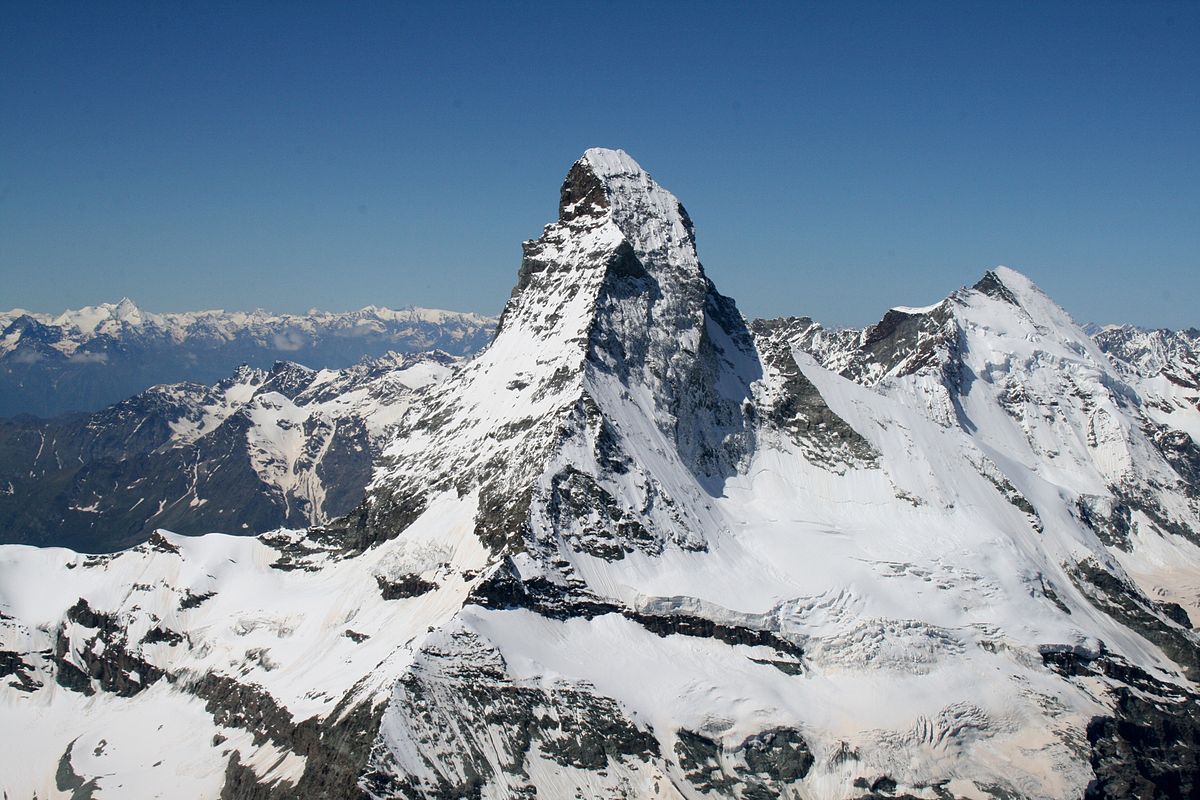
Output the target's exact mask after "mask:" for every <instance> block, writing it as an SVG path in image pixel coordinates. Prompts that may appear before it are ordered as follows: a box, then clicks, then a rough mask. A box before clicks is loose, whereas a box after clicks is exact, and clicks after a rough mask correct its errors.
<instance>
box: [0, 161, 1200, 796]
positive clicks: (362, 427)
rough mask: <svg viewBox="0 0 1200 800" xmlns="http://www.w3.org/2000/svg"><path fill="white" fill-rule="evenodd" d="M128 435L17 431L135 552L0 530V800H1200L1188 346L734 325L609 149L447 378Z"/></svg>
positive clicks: (1031, 314) (528, 249) (219, 392)
mask: <svg viewBox="0 0 1200 800" xmlns="http://www.w3.org/2000/svg"><path fill="white" fill-rule="evenodd" d="M803 300H804V299H803V298H802V297H800V298H796V305H797V306H801V305H803ZM10 327H11V325H10ZM459 352H461V351H459ZM456 354H457V353H456ZM356 370H357V371H356ZM121 414H126V415H127V417H126V418H124V419H123V420H116V421H111V425H110V427H107V428H106V427H105V425H99V426H93V427H91V428H90V429H89V430H90V431H91V433H90V434H89V433H84V432H81V431H80V430H75V429H72V430H70V431H65V432H61V433H60V435H59V436H58V438H57V439H54V438H53V437H49V436H47V431H46V430H44V429H39V428H36V426H35V427H33V428H25V429H21V431H17V433H14V434H12V436H9V434H8V433H6V434H5V436H9V438H8V439H7V440H5V441H6V444H5V447H13V448H15V447H18V445H19V446H20V447H23V448H25V449H24V450H19V452H18V451H15V450H14V451H11V452H18V455H15V456H13V463H16V462H17V461H20V459H26V462H22V463H26V466H25V467H24V468H23V469H24V471H25V472H26V473H28V472H29V470H30V467H29V466H28V463H36V464H40V465H41V466H40V467H37V468H34V471H35V472H37V475H35V476H34V477H32V478H23V477H22V476H21V475H20V474H18V472H17V471H13V472H12V475H11V477H5V478H4V480H5V481H10V480H11V481H13V483H12V484H11V485H12V489H11V490H10V499H11V497H15V496H17V495H18V493H19V495H20V497H33V496H36V493H37V492H42V491H44V492H46V493H47V496H49V495H50V494H52V493H54V492H66V493H68V494H69V496H70V497H71V498H72V499H71V501H70V505H71V506H72V507H73V509H74V510H73V511H72V515H71V516H64V517H63V518H62V520H61V521H60V522H56V523H55V524H56V525H59V527H58V528H57V529H56V530H57V533H56V534H55V535H62V536H65V535H67V534H68V533H69V531H70V530H72V529H78V530H80V531H82V530H83V528H84V526H86V525H87V524H88V523H87V522H86V520H89V519H91V518H92V517H96V518H97V519H99V518H101V517H104V518H106V519H118V518H119V519H121V520H122V523H121V524H122V525H125V526H126V527H125V531H126V533H127V535H128V536H129V537H130V538H129V539H128V541H129V542H132V541H140V542H141V543H139V544H136V545H135V546H133V547H131V548H129V549H125V550H121V551H119V552H113V553H108V554H84V553H79V552H75V551H72V550H68V549H63V548H38V547H33V546H28V545H6V546H3V547H0V676H3V677H0V681H2V683H0V715H2V719H3V723H4V724H3V729H4V735H3V744H4V746H3V747H0V786H2V788H3V796H4V797H5V798H12V799H13V800H15V799H16V798H29V797H38V798H50V797H71V798H80V799H82V798H143V797H146V798H148V797H170V798H264V799H265V798H410V799H415V798H442V799H444V800H449V799H450V798H480V799H481V800H482V799H483V798H488V799H489V800H492V799H495V800H499V799H500V798H533V797H541V798H555V799H557V798H660V799H663V800H665V799H666V798H672V799H673V800H679V799H680V798H687V799H688V800H699V799H700V798H739V799H740V800H762V799H763V798H813V799H814V800H815V799H817V798H821V799H824V798H830V799H832V798H887V797H908V798H927V799H928V800H934V798H1006V799H1007V798H1130V797H1136V798H1182V797H1195V796H1197V795H1200V705H1198V703H1200V687H1198V682H1200V639H1198V637H1197V635H1196V633H1195V632H1194V631H1193V625H1194V624H1196V623H1200V445H1198V441H1200V334H1197V332H1195V331H1190V332H1181V333H1172V332H1165V331H1153V332H1151V331H1143V330H1139V329H1134V328H1122V327H1110V328H1101V329H1095V330H1090V331H1088V330H1084V329H1082V328H1081V327H1079V326H1078V325H1076V324H1075V322H1073V321H1072V320H1071V318H1070V317H1069V316H1068V315H1067V314H1066V313H1065V312H1064V311H1063V310H1062V309H1061V308H1060V307H1058V306H1057V305H1056V304H1055V303H1054V302H1053V301H1052V300H1051V299H1050V298H1048V297H1047V296H1046V295H1045V294H1044V293H1042V292H1041V291H1040V290H1039V289H1038V288H1037V287H1036V286H1034V285H1033V284H1032V283H1031V282H1030V281H1029V280H1028V279H1027V278H1025V277H1024V276H1022V275H1021V274H1019V273H1017V272H1014V271H1012V270H1009V269H1005V268H997V269H994V270H992V271H990V272H987V273H986V274H985V275H984V276H983V277H982V279H980V280H979V281H978V282H977V283H975V284H974V285H973V286H971V287H970V288H964V289H960V290H958V291H955V292H954V293H953V294H951V295H950V296H949V297H947V298H946V299H944V300H942V301H941V302H939V303H936V304H934V305H931V306H927V307H924V308H907V307H903V308H895V309H892V310H890V311H888V312H887V313H886V314H885V315H884V316H883V318H882V319H881V320H880V321H879V322H878V323H877V324H875V325H873V326H870V327H868V328H867V329H865V330H862V331H853V330H831V329H826V328H823V327H821V326H820V325H818V324H816V323H814V322H813V321H812V320H810V319H808V318H788V319H779V320H769V321H757V322H754V323H747V322H746V321H744V320H743V318H742V316H741V314H740V313H739V312H738V310H737V308H736V306H735V305H734V303H733V301H732V300H730V299H728V298H726V297H724V296H722V295H721V294H719V293H718V292H717V290H716V289H715V288H714V286H713V284H712V283H711V282H710V281H709V280H708V279H707V278H706V277H705V275H704V272H703V270H702V269H701V265H700V262H699V260H698V258H697V254H696V248H695V234H694V230H693V226H692V223H691V221H690V219H689V218H688V216H687V214H686V212H685V211H684V209H683V207H682V206H681V205H680V204H679V202H678V201H677V200H676V199H675V198H674V197H673V196H672V195H671V194H669V193H668V192H667V191H665V190H664V189H662V188H661V187H660V186H658V184H656V183H655V182H654V181H653V180H652V179H651V178H650V177H649V175H648V174H647V173H646V172H645V171H644V170H643V169H642V168H641V167H639V166H638V165H637V164H636V163H635V162H634V161H633V160H632V159H631V158H630V157H629V156H628V155H626V154H625V153H623V152H621V151H618V150H602V149H594V150H589V151H587V152H586V153H585V154H584V155H583V157H582V158H581V159H580V160H579V161H578V162H576V163H575V164H574V165H573V166H572V167H571V169H570V171H569V172H568V174H567V177H566V181H565V182H564V183H563V186H562V189H561V201H560V211H559V218H558V220H557V221H555V222H554V223H552V224H550V225H548V226H546V228H545V230H544V231H543V233H542V235H541V237H540V238H538V239H537V240H536V241H531V242H527V243H526V244H525V245H524V258H523V260H522V263H521V267H520V270H519V273H518V276H517V284H516V288H515V289H514V290H513V293H512V296H511V298H510V299H509V300H508V303H507V305H506V306H505V309H504V312H503V314H502V315H501V317H500V320H499V322H498V325H497V327H496V333H495V335H494V337H493V338H492V339H491V341H490V344H488V345H487V346H486V347H485V348H484V349H483V350H482V351H480V352H479V353H478V354H476V355H474V356H473V357H470V358H467V359H465V360H456V359H454V358H451V357H449V356H444V355H437V354H431V355H424V356H407V357H389V360H385V361H384V362H372V361H368V362H364V363H363V364H361V365H359V366H358V367H354V368H350V369H349V370H340V371H339V370H324V371H319V372H313V371H310V370H307V369H304V368H300V367H297V366H295V365H288V364H283V365H280V366H279V367H277V368H275V369H274V370H272V371H270V372H266V371H256V370H250V369H246V370H239V371H238V372H236V373H235V374H234V375H233V376H232V377H229V378H227V379H226V380H225V381H223V382H221V383H218V384H216V385H215V386H208V387H205V386H200V385H191V386H186V385H185V386H183V387H180V386H174V387H159V388H156V389H154V390H151V391H150V392H148V393H145V394H143V395H139V396H138V398H135V399H134V400H132V401H129V402H128V403H127V404H119V405H117V406H113V407H112V408H110V409H107V410H105V411H103V412H99V415H98V416H96V417H92V418H91V419H93V420H95V419H101V418H103V419H108V418H109V417H112V416H113V415H116V416H117V417H119V416H120V415H121ZM105 415H108V416H107V417H106V416H105ZM143 421H145V422H144V424H142V425H141V428H139V424H140V423H142V422H143ZM64 424H65V423H64ZM89 424H90V423H89ZM343 426H344V427H343ZM84 427H87V426H86V425H85V426H84ZM223 428H225V429H227V430H226V432H225V433H220V434H219V435H217V432H218V431H220V430H221V429H223ZM143 429H145V430H143ZM104 430H109V431H116V432H117V433H115V434H113V435H112V436H105V435H103V431H104ZM18 434H19V435H18ZM39 435H41V436H42V439H41V440H38V438H37V437H38V436H39ZM89 436H90V437H91V438H90V439H89V438H88V437H89ZM22 437H24V438H22ZM30 437H32V440H33V441H47V440H53V441H57V442H59V448H58V449H57V450H55V449H54V448H52V449H51V450H50V451H46V452H49V453H57V455H56V456H54V457H55V458H57V459H59V460H61V461H63V463H66V462H67V461H70V460H71V459H72V458H75V460H76V462H77V463H80V464H82V463H83V462H88V463H91V464H97V463H100V462H101V461H102V462H103V464H104V465H105V466H104V469H103V470H98V469H91V470H90V471H89V468H88V467H87V466H86V465H84V466H83V467H81V468H80V469H76V468H75V467H74V466H72V467H70V468H64V467H63V466H62V464H58V463H57V462H56V463H55V464H54V465H50V464H49V462H48V461H47V459H48V458H50V456H48V455H44V454H38V451H37V448H36V447H34V451H33V454H32V455H29V454H28V452H27V451H28V450H29V447H30V444H29V443H28V442H27V441H26V439H30ZM139 437H142V438H140V439H139ZM289 437H290V438H289ZM339 437H341V438H340V439H339ZM18 440H20V441H18ZM85 440H86V443H85V444H83V445H81V444H80V442H85ZM139 441H140V442H141V443H137V444H135V443H136V442H139ZM338 441H341V442H342V444H340V445H338V444H335V443H336V442H338ZM314 442H316V443H317V444H312V443H314ZM351 443H353V444H351ZM106 447H107V448H113V451H112V452H114V453H119V452H125V453H126V455H125V456H123V457H122V456H119V455H117V456H115V457H111V458H107V459H105V458H100V457H99V456H97V455H96V454H97V453H100V452H101V451H102V450H103V449H104V448H106ZM71 448H76V449H75V450H72V449H71ZM84 450H86V451H87V452H86V453H85V452H84ZM327 452H337V453H340V454H341V455H339V456H336V457H333V459H332V460H331V461H330V462H328V463H329V471H327V472H326V473H325V475H326V476H334V472H336V471H337V470H344V472H338V473H337V475H338V476H341V477H337V476H335V477H322V476H321V474H320V473H321V470H320V469H319V468H318V467H317V466H315V465H318V464H320V463H322V462H323V460H324V458H326V456H325V455H324V454H325V453H327ZM222 453H223V454H226V455H220V454H222ZM21 454H25V455H21ZM29 459H32V461H29ZM223 459H224V460H223ZM334 462H336V467H335V466H334ZM368 463H370V464H372V467H371V469H370V471H369V472H370V477H369V479H368V478H367V477H366V476H367V472H368V466H367V465H368ZM214 464H226V466H225V467H224V468H223V469H225V470H226V471H225V472H222V470H221V469H214V468H213V465H214ZM198 465H202V467H203V468H201V467H200V466H198ZM52 466H53V468H52ZM38 470H41V472H38ZM213 475H216V476H217V477H216V478H213V477H212V476H213ZM314 475H316V476H317V477H313V476H314ZM353 475H359V476H361V477H359V478H354V477H352V476H353ZM48 476H53V480H54V481H56V482H57V485H56V486H55V487H52V488H45V489H40V488H38V487H39V486H43V485H44V484H45V482H46V481H49V480H51V478H50V477H48ZM318 478H319V479H318ZM18 480H21V481H25V482H21V483H18ZM355 480H358V481H360V482H361V483H362V484H365V490H364V491H363V493H362V500H361V502H358V503H357V504H356V505H354V504H353V501H352V500H349V501H348V500H347V499H346V497H340V498H339V496H338V492H339V491H342V489H336V490H334V489H335V488H336V487H345V486H350V485H352V484H353V482H354V481H355ZM138 481H141V482H142V483H141V484H139V483H138ZM142 485H145V486H147V487H148V488H146V489H145V490H144V491H143V490H142V489H139V488H138V487H139V486H142ZM167 486H169V487H170V488H169V489H168V488H164V487H167ZM2 488H3V486H0V489H2ZM343 494H344V495H346V496H347V497H348V495H349V494H351V493H349V492H343ZM143 497H147V498H151V499H146V500H144V501H143V502H144V503H151V502H153V503H154V506H153V509H157V510H156V513H155V514H152V515H146V516H138V515H137V513H136V512H134V511H133V509H131V508H129V507H130V506H131V505H134V504H136V503H137V502H138V500H139V499H141V498H143ZM14 502H16V501H14ZM39 502H42V501H39ZM45 502H50V503H53V502H59V501H56V500H53V498H51V499H49V500H46V501H45ZM160 504H162V505H161V508H159V505H160ZM262 504H274V505H273V508H274V509H275V510H274V511H273V512H271V513H275V514H282V515H281V516H280V517H279V519H280V520H281V524H282V525H284V526H285V527H280V528H278V529H275V530H270V531H267V532H263V533H260V534H259V535H257V536H236V535H229V534H236V533H239V532H245V530H246V529H247V528H248V529H250V530H257V529H258V528H257V526H259V525H260V524H262V523H261V521H262V520H265V519H266V518H267V516H269V515H265V514H264V513H260V510H259V509H260V507H261V505H262ZM350 506H352V507H350ZM8 508H12V506H8ZM281 508H282V509H285V511H283V512H281V511H280V509H281ZM130 514H133V516H130ZM89 515H90V516H89ZM9 519H11V517H9ZM6 524H12V523H6ZM22 524H27V523H22ZM154 528H166V529H167V530H157V531H155V532H153V533H150V531H151V530H153V529H154ZM206 529H217V530H223V531H226V533H224V534H217V533H214V534H208V535H203V536H184V535H181V534H180V533H178V532H170V531H185V532H197V531H200V530H206ZM80 536H81V537H82V536H84V534H80ZM147 536H148V538H146V537H147ZM143 539H144V541H142V540H143ZM72 541H77V542H84V541H85V538H80V539H77V540H72Z"/></svg>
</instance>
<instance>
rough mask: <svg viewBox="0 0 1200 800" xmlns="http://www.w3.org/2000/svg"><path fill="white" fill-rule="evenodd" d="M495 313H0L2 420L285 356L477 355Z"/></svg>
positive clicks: (336, 362)
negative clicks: (489, 314)
mask: <svg viewBox="0 0 1200 800" xmlns="http://www.w3.org/2000/svg"><path fill="white" fill-rule="evenodd" d="M495 322H496V321H495V319H494V318H492V317H488V316H484V315H482V314H474V313H463V312H456V311H440V310H436V309H428V308H407V309H400V310H393V309H388V308H377V307H375V306H368V307H367V308H363V309H361V310H359V311H349V312H345V313H330V312H324V311H316V310H314V311H310V312H309V313H307V314H272V313H269V312H266V311H262V310H258V311H252V312H241V311H193V312H185V313H172V314H154V313H150V312H148V311H143V310H142V309H140V308H138V306H137V305H136V304H135V303H134V302H133V301H131V300H129V299H123V300H121V301H120V302H119V303H104V304H101V305H96V306H87V307H86V308H81V309H78V310H74V311H65V312H63V313H62V314H59V315H57V316H54V315H50V314H40V313H34V312H30V311H25V310H22V309H14V310H11V311H3V312H0V417H11V416H15V415H17V414H34V415H37V416H40V417H50V416H54V415H56V414H60V413H63V412H67V411H94V410H97V409H100V408H103V407H104V406H107V405H109V404H112V403H116V402H118V401H121V400H124V399H125V398H127V397H130V396H132V395H134V394H136V393H138V392H140V391H142V390H144V389H146V388H147V387H150V386H154V385H156V384H164V383H175V382H178V381H194V382H198V383H215V382H217V381H220V380H221V379H223V378H224V377H225V376H227V375H228V374H229V373H230V372H231V371H232V370H233V369H234V368H236V367H237V366H239V365H241V364H246V365H249V366H251V367H257V368H264V369H266V368H270V367H271V365H272V364H273V363H274V362H275V361H277V360H281V359H284V360H288V361H294V362H298V363H302V364H305V365H306V366H309V367H311V368H313V369H321V368H334V369H339V368H343V367H349V366H350V365H352V364H354V363H356V362H358V361H359V360H360V359H362V358H364V357H377V356H382V355H383V354H384V353H387V352H389V351H395V352H417V351H427V350H441V351H443V352H445V353H449V354H451V355H463V354H466V353H472V352H474V351H476V350H478V349H479V348H480V347H482V346H483V345H484V344H485V343H486V342H487V340H488V338H489V337H490V336H491V334H492V330H493V329H494V327H495Z"/></svg>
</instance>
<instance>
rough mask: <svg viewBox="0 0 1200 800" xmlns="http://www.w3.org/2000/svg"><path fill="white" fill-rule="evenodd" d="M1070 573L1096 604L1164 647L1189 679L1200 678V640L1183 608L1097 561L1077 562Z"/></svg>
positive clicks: (1081, 589)
mask: <svg viewBox="0 0 1200 800" xmlns="http://www.w3.org/2000/svg"><path fill="white" fill-rule="evenodd" d="M1068 574H1069V575H1070V576H1071V579H1072V580H1073V581H1074V582H1075V585H1076V586H1077V587H1078V588H1079V589H1080V591H1082V592H1083V593H1084V594H1085V595H1086V596H1087V597H1088V599H1089V600H1090V601H1091V602H1092V604H1093V605H1095V606H1096V607H1097V608H1099V609H1100V610H1101V611H1104V612H1105V613H1106V614H1108V615H1109V616H1111V617H1112V618H1113V619H1115V620H1117V621H1118V622H1120V623H1121V624H1122V625H1125V626H1126V627H1128V628H1130V629H1132V630H1134V631H1136V632H1137V633H1139V634H1140V635H1142V636H1144V637H1145V638H1146V639H1147V640H1149V641H1151V642H1153V643H1154V644H1156V645H1158V646H1159V647H1160V648H1162V650H1163V652H1164V653H1166V654H1167V656H1168V657H1169V658H1170V659H1171V660H1172V661H1174V662H1175V663H1176V664H1178V665H1179V666H1180V667H1181V668H1182V669H1183V672H1184V675H1186V676H1187V678H1188V679H1189V680H1191V681H1200V640H1198V639H1197V637H1196V634H1194V633H1193V632H1192V631H1191V630H1190V628H1191V625H1190V623H1188V622H1187V614H1186V612H1184V611H1183V609H1182V608H1180V607H1179V606H1177V605H1175V604H1165V603H1156V602H1154V601H1153V600H1150V599H1149V598H1148V597H1146V596H1145V595H1144V594H1143V593H1142V592H1141V591H1140V590H1139V589H1138V588H1137V587H1136V586H1134V585H1133V584H1132V583H1130V582H1128V581H1126V580H1123V579H1122V578H1120V577H1118V576H1117V575H1116V574H1114V573H1113V572H1110V571H1109V570H1107V569H1104V568H1103V567H1102V566H1100V565H1099V564H1097V563H1096V562H1094V561H1085V562H1082V563H1080V564H1077V565H1075V567H1074V568H1073V569H1072V570H1071V571H1070V572H1069V573H1068Z"/></svg>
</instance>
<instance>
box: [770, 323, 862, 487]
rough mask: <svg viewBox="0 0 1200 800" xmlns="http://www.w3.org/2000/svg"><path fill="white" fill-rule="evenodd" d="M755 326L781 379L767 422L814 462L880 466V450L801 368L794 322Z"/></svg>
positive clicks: (839, 467)
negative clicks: (793, 335) (793, 337)
mask: <svg viewBox="0 0 1200 800" xmlns="http://www.w3.org/2000/svg"><path fill="white" fill-rule="evenodd" d="M753 330H754V333H755V335H756V336H757V337H758V348H759V352H760V353H761V354H762V357H763V359H764V361H765V362H766V363H767V364H768V365H769V366H770V367H771V368H772V369H773V371H774V372H775V374H777V375H779V376H780V377H781V378H782V381H781V384H780V386H779V388H778V390H777V392H776V393H775V395H774V396H772V397H771V398H770V399H769V401H768V404H767V408H766V410H765V411H764V412H763V415H764V416H765V417H766V420H767V421H768V422H770V423H772V424H773V425H774V426H775V427H777V428H778V429H779V430H782V431H785V432H787V434H788V435H789V436H790V437H791V439H792V441H793V442H795V444H796V445H797V446H799V447H800V448H801V450H802V452H803V453H804V455H805V457H806V458H808V459H809V460H810V461H812V462H813V463H817V464H821V465H823V466H827V467H829V468H831V469H835V470H845V469H846V468H847V467H852V466H872V465H875V464H876V463H877V460H878V453H876V452H875V450H874V448H872V447H871V444H870V443H869V442H868V441H867V440H866V439H864V438H863V437H862V435H861V434H860V433H859V432H858V431H856V430H854V428H853V427H851V426H850V425H849V424H848V423H847V422H846V421H845V420H843V419H842V418H841V417H839V416H838V415H837V414H835V413H834V411H833V409H831V408H830V407H829V405H828V404H827V403H826V402H825V398H823V397H822V396H821V393H820V391H818V390H817V387H816V386H814V385H813V383H812V381H810V380H809V379H808V378H807V377H805V375H804V373H803V372H801V370H800V366H799V364H797V363H796V357H795V356H794V355H793V354H792V350H791V342H790V341H789V333H790V332H791V330H792V329H791V328H790V326H788V325H785V324H782V323H780V322H778V321H764V320H757V321H755V323H754V328H753Z"/></svg>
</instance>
